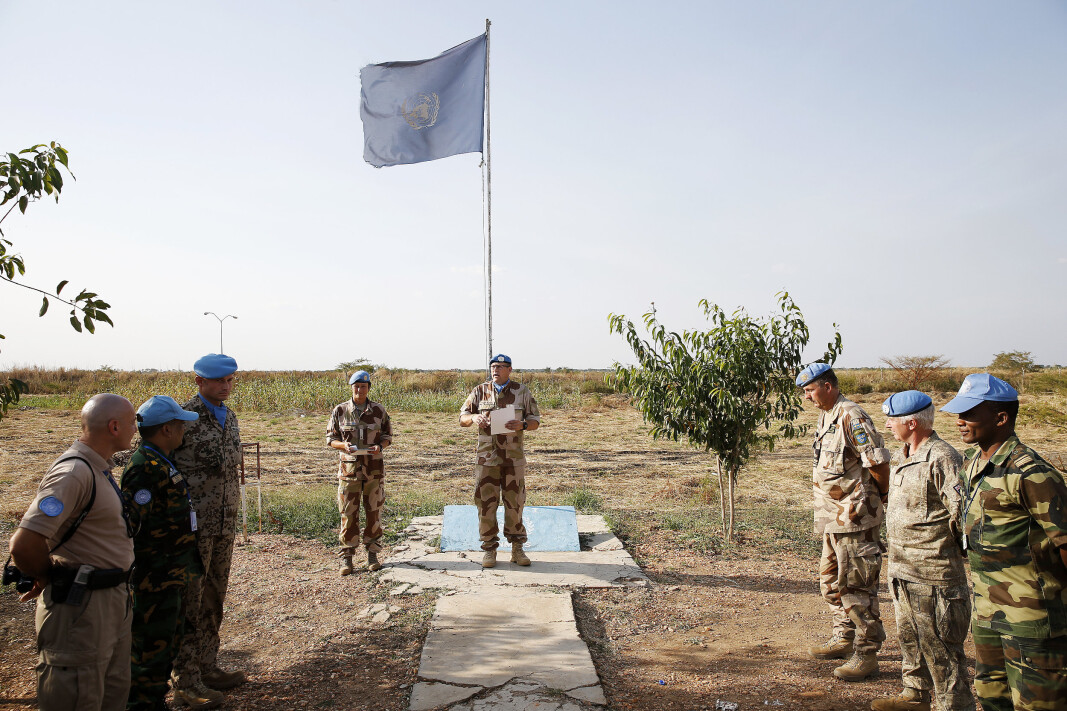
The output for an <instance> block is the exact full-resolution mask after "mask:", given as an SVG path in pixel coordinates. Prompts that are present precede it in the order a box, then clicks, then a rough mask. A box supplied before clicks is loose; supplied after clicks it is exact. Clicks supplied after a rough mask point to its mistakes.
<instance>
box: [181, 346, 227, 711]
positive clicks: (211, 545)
mask: <svg viewBox="0 0 1067 711" xmlns="http://www.w3.org/2000/svg"><path fill="white" fill-rule="evenodd" d="M236 371H237V361H235V360H234V359H233V358H231V357H230V356H227V355H220V354H214V353H212V354H210V355H206V356H204V357H203V358H201V359H200V360H198V361H196V363H194V364H193V372H195V373H196V378H195V381H196V386H197V388H198V389H199V393H198V394H197V395H195V396H194V397H193V398H192V399H191V400H189V401H188V402H186V403H185V404H183V405H182V407H183V408H184V409H186V410H189V411H190V412H195V413H196V414H197V415H199V418H198V419H197V420H195V421H193V422H192V423H190V424H189V426H188V427H187V428H186V430H185V441H184V442H183V443H182V445H181V446H180V447H178V448H177V449H176V450H174V459H173V460H172V461H173V462H174V464H175V466H176V467H177V469H178V471H180V472H181V473H182V475H183V476H184V477H185V480H186V483H187V484H188V486H189V495H190V496H191V497H192V504H193V511H195V512H196V524H197V529H198V530H197V549H198V550H199V551H200V560H201V562H202V563H203V566H204V574H203V576H202V577H201V578H200V579H198V580H194V581H193V582H192V583H191V584H189V585H187V586H186V588H185V599H184V600H183V604H184V606H185V631H184V634H183V635H182V644H181V650H180V651H179V652H178V658H177V659H176V660H175V662H174V689H175V691H174V695H175V697H176V698H177V699H178V700H180V701H181V702H182V703H184V704H186V705H188V706H190V707H192V708H194V709H199V708H214V706H216V705H218V703H219V702H220V701H221V700H222V698H223V695H222V694H220V693H219V690H225V689H232V688H233V687H235V686H237V685H239V684H242V683H243V682H244V680H245V674H244V672H243V671H240V670H234V671H224V670H223V669H220V668H219V665H218V656H219V627H221V626H222V611H223V602H224V600H225V598H226V587H227V585H228V584H229V581H230V563H231V561H232V560H233V543H234V538H235V537H236V533H237V513H238V509H239V508H240V500H241V484H240V473H239V471H238V469H239V467H240V465H241V433H240V430H239V429H238V426H237V415H236V413H234V411H233V410H231V409H230V408H228V407H226V404H225V401H226V399H227V398H228V397H230V393H231V392H233V384H234V373H235V372H236Z"/></svg>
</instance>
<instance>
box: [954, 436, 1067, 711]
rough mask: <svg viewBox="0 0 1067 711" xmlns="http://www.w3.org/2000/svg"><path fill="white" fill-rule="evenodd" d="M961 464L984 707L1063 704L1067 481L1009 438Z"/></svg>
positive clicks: (977, 678)
mask: <svg viewBox="0 0 1067 711" xmlns="http://www.w3.org/2000/svg"><path fill="white" fill-rule="evenodd" d="M980 455H981V452H980V451H979V450H978V448H976V447H975V448H972V449H970V450H968V451H967V454H966V458H967V463H966V465H965V472H966V477H965V481H966V484H967V490H966V499H965V502H966V503H965V506H966V517H967V518H966V523H965V530H966V535H967V549H968V558H969V561H970V564H971V580H972V582H973V583H974V612H973V619H972V631H973V632H974V647H975V674H974V687H975V690H976V691H977V692H978V697H979V699H980V700H981V702H982V708H983V709H985V711H1008V710H1009V709H1012V708H1014V709H1016V710H1029V709H1035V710H1036V709H1040V710H1041V711H1050V710H1054V711H1063V710H1065V709H1067V566H1064V564H1063V560H1062V559H1061V558H1060V550H1061V549H1063V548H1065V547H1067V485H1065V484H1064V479H1063V475H1062V474H1061V473H1060V472H1058V471H1056V469H1055V468H1053V467H1052V466H1051V465H1050V464H1048V462H1046V461H1045V460H1044V459H1042V458H1041V457H1040V456H1039V455H1038V454H1037V453H1036V452H1034V450H1032V449H1030V448H1029V447H1027V446H1026V445H1024V444H1022V443H1021V442H1020V441H1019V439H1018V437H1015V436H1012V437H1011V438H1009V439H1008V441H1007V442H1005V443H1004V444H1003V445H1001V446H1000V448H999V449H998V450H997V451H996V453H995V454H994V455H993V456H992V457H990V458H989V460H988V461H985V462H983V461H982V460H981V458H980Z"/></svg>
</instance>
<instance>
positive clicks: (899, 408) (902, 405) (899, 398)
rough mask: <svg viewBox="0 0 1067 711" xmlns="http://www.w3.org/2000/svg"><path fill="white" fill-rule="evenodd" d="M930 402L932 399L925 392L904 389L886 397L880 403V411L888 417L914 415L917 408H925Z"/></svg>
mask: <svg viewBox="0 0 1067 711" xmlns="http://www.w3.org/2000/svg"><path fill="white" fill-rule="evenodd" d="M932 402H933V400H931V399H930V396H929V395H927V394H926V393H921V392H919V391H918V390H905V391H904V392H902V393H896V394H895V395H890V396H889V397H887V398H886V400H885V402H883V403H882V412H884V413H885V414H887V415H889V416H890V417H904V416H905V415H914V414H915V413H916V412H918V411H919V410H925V409H926V408H928V407H930V403H932Z"/></svg>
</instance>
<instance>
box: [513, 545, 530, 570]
mask: <svg viewBox="0 0 1067 711" xmlns="http://www.w3.org/2000/svg"><path fill="white" fill-rule="evenodd" d="M511 562H512V563H514V564H515V565H529V564H530V557H529V556H527V555H526V554H525V553H523V551H522V544H521V543H513V544H511Z"/></svg>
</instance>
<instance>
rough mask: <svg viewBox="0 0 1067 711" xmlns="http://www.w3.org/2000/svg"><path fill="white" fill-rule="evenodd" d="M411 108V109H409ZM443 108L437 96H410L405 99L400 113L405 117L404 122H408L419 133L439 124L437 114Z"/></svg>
mask: <svg viewBox="0 0 1067 711" xmlns="http://www.w3.org/2000/svg"><path fill="white" fill-rule="evenodd" d="M409 106H410V107H411V108H410V109H409V108H408V107H409ZM440 108H441V99H440V98H438V96H437V94H435V93H432V92H431V93H429V94H416V95H415V96H409V97H408V98H406V99H404V103H403V104H401V105H400V113H402V114H403V115H404V120H405V121H407V122H408V126H411V127H412V128H413V129H415V130H416V131H418V130H419V129H422V128H429V127H430V126H433V125H434V124H435V123H437V112H438V111H439V110H440Z"/></svg>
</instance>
